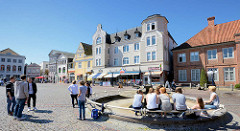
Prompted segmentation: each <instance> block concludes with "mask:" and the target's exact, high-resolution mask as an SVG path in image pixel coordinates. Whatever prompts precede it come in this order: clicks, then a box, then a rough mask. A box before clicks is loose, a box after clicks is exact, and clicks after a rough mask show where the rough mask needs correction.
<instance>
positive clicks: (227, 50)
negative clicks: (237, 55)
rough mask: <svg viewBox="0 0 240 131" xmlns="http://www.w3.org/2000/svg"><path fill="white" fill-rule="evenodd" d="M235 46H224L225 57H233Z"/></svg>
mask: <svg viewBox="0 0 240 131" xmlns="http://www.w3.org/2000/svg"><path fill="white" fill-rule="evenodd" d="M233 57H234V55H233V47H229V48H223V58H233Z"/></svg>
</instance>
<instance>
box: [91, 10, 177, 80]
mask: <svg viewBox="0 0 240 131" xmlns="http://www.w3.org/2000/svg"><path fill="white" fill-rule="evenodd" d="M167 24H168V20H167V19H166V17H164V16H161V15H152V16H149V17H148V18H147V19H145V20H143V22H142V23H141V26H139V27H135V28H132V29H128V30H126V31H122V32H117V33H114V34H107V32H105V31H104V30H102V26H101V25H100V24H99V25H98V26H97V31H96V32H95V34H94V35H93V37H92V38H93V44H92V52H93V72H94V74H95V76H94V75H92V77H93V78H96V79H98V78H101V77H102V78H104V76H105V78H113V77H114V78H115V77H116V78H117V77H118V78H120V79H121V80H123V81H129V80H130V81H131V82H134V83H137V82H136V81H137V79H138V80H142V81H143V83H144V84H155V83H156V84H159V83H160V84H163V83H164V81H165V80H166V77H167V75H168V74H169V73H170V72H171V69H172V64H171V63H172V62H171V59H172V58H171V57H172V52H171V49H173V48H174V47H176V46H177V44H176V42H175V41H174V39H173V37H172V36H171V35H170V33H169V31H168V29H167Z"/></svg>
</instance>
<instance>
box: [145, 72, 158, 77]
mask: <svg viewBox="0 0 240 131" xmlns="http://www.w3.org/2000/svg"><path fill="white" fill-rule="evenodd" d="M160 74H162V71H155V72H151V75H160ZM144 75H146V76H148V75H150V72H145V73H144Z"/></svg>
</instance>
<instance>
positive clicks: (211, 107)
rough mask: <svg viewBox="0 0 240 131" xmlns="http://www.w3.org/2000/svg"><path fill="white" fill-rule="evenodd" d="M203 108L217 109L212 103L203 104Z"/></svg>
mask: <svg viewBox="0 0 240 131" xmlns="http://www.w3.org/2000/svg"><path fill="white" fill-rule="evenodd" d="M204 108H206V109H217V107H216V106H214V105H205V106H204Z"/></svg>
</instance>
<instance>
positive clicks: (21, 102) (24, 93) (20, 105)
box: [13, 75, 29, 121]
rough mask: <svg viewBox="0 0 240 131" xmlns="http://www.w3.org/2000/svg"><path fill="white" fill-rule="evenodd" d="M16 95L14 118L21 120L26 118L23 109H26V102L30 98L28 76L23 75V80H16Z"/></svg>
mask: <svg viewBox="0 0 240 131" xmlns="http://www.w3.org/2000/svg"><path fill="white" fill-rule="evenodd" d="M15 95H16V96H15V97H16V105H15V107H14V114H13V115H14V119H17V120H19V121H21V120H24V119H25V118H24V117H23V116H22V111H23V109H24V106H25V103H26V102H27V100H28V97H29V94H28V84H27V82H26V76H25V75H23V76H21V81H16V82H15Z"/></svg>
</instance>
